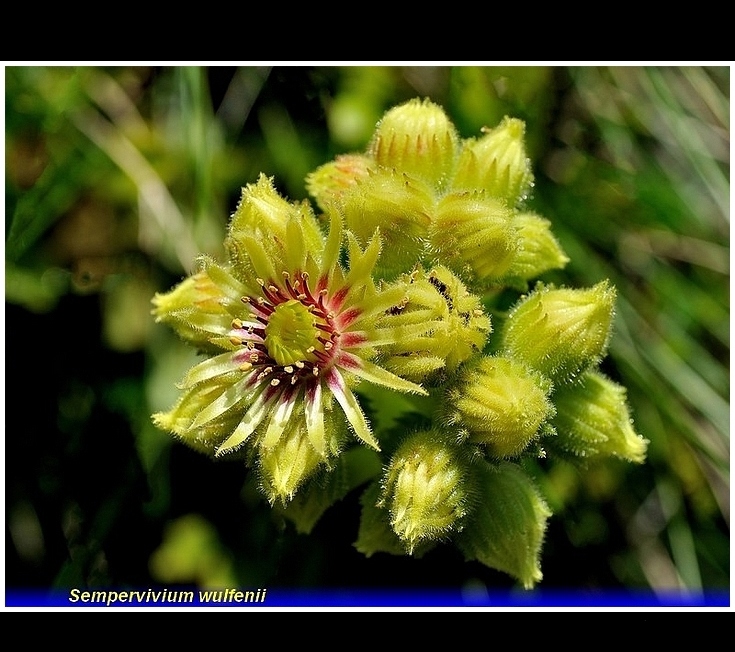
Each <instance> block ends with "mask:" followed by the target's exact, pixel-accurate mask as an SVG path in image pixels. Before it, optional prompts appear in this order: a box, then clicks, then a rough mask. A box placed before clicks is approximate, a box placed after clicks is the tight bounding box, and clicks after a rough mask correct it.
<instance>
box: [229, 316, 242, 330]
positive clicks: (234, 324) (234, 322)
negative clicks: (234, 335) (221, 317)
mask: <svg viewBox="0 0 735 652" xmlns="http://www.w3.org/2000/svg"><path fill="white" fill-rule="evenodd" d="M231 325H232V328H236V329H238V330H239V329H241V328H242V321H241V320H240V319H237V318H235V319H233V320H232V324H231Z"/></svg>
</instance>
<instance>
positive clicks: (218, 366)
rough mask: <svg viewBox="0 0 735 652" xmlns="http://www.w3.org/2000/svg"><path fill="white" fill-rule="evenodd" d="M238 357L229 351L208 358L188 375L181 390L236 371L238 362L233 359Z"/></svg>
mask: <svg viewBox="0 0 735 652" xmlns="http://www.w3.org/2000/svg"><path fill="white" fill-rule="evenodd" d="M236 355H237V353H233V352H232V351H227V353H222V354H220V355H216V356H214V357H213V358H207V359H206V360H205V361H204V362H200V363H199V364H198V365H196V366H195V367H192V368H191V369H190V370H189V372H188V373H187V374H186V376H185V377H184V380H183V382H182V383H181V389H187V388H188V387H191V386H192V385H196V384H197V383H201V382H202V381H205V380H210V379H212V378H216V377H217V376H221V375H222V374H226V373H227V372H228V371H235V369H237V362H235V360H234V359H233V358H234V357H235V356H236Z"/></svg>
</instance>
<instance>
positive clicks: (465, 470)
mask: <svg viewBox="0 0 735 652" xmlns="http://www.w3.org/2000/svg"><path fill="white" fill-rule="evenodd" d="M469 484H470V479H469V464H468V462H466V461H465V460H464V458H463V457H462V455H461V451H460V449H459V447H458V446H457V445H456V444H450V443H448V442H446V441H443V439H442V437H441V436H440V435H439V434H438V433H437V432H434V431H424V432H418V433H415V434H413V435H410V436H409V437H408V438H407V439H406V440H405V441H404V442H403V444H401V446H399V448H398V450H396V452H395V453H394V455H393V457H392V458H391V462H390V465H389V466H388V468H387V469H386V472H385V474H384V476H383V482H382V487H383V491H382V494H381V504H382V505H384V506H385V507H387V508H388V510H389V512H390V524H391V526H392V528H393V531H394V532H395V533H396V534H397V535H398V537H399V538H400V539H401V540H402V541H403V542H404V544H405V545H406V548H407V549H408V552H409V553H412V552H413V550H414V548H415V546H416V545H417V544H419V543H421V542H424V541H432V540H436V539H440V538H443V537H446V536H447V535H448V534H449V533H450V532H456V531H458V530H459V529H461V526H462V521H463V519H464V517H465V516H466V515H467V513H468V511H469V506H468V503H469V497H470V495H471V492H470V491H469Z"/></svg>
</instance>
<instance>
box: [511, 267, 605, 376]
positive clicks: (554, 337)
mask: <svg viewBox="0 0 735 652" xmlns="http://www.w3.org/2000/svg"><path fill="white" fill-rule="evenodd" d="M614 304H615V288H614V287H612V286H611V285H610V283H609V282H608V281H602V282H600V283H598V284H597V285H595V286H594V287H591V288H587V289H569V288H558V289H557V288H552V287H551V286H543V285H541V284H539V285H538V286H537V287H536V289H535V290H534V291H533V292H531V293H530V294H529V295H527V296H526V297H524V298H523V299H521V300H520V301H519V302H518V303H517V304H516V305H515V306H514V307H513V308H512V309H511V311H510V313H509V314H508V319H507V321H506V323H505V325H504V327H503V330H502V346H503V349H504V352H505V354H507V355H509V356H511V357H515V358H518V359H519V360H523V361H524V362H526V363H527V364H528V365H529V366H531V367H533V368H534V369H537V370H538V371H540V372H541V373H542V374H544V375H545V376H547V377H548V378H550V379H551V380H552V381H553V382H554V383H555V384H563V383H566V382H570V381H572V380H573V379H574V378H576V377H577V376H578V375H579V374H580V373H581V372H582V371H584V370H585V369H586V368H587V367H590V366H591V365H593V364H596V363H597V362H599V361H600V359H601V358H602V356H603V355H604V353H605V351H606V349H607V344H608V340H609V338H610V330H611V326H612V320H613V312H614Z"/></svg>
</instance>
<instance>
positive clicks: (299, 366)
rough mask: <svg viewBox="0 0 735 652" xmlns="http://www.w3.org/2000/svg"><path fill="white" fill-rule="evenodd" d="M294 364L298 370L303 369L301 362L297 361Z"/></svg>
mask: <svg viewBox="0 0 735 652" xmlns="http://www.w3.org/2000/svg"><path fill="white" fill-rule="evenodd" d="M294 364H295V365H296V366H297V367H298V368H299V369H303V368H304V363H303V362H301V360H297V361H296V362H294Z"/></svg>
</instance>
